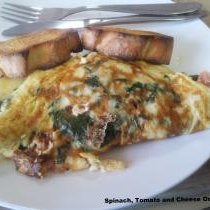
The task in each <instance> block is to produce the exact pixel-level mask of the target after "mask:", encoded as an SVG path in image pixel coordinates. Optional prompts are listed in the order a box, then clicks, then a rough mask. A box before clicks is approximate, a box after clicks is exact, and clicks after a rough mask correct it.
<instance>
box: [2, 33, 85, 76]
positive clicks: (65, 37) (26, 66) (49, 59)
mask: <svg viewBox="0 0 210 210" xmlns="http://www.w3.org/2000/svg"><path fill="white" fill-rule="evenodd" d="M81 50H82V46H81V42H80V38H79V35H78V33H77V32H75V31H67V30H55V29H52V30H46V31H42V32H36V33H32V34H28V35H24V36H20V37H18V38H14V39H11V40H8V41H5V42H1V43H0V69H1V71H2V72H3V73H4V75H6V76H7V77H11V78H12V77H24V76H26V75H28V74H29V73H31V72H32V71H33V70H35V69H47V68H51V67H54V66H56V65H58V64H60V63H62V62H64V61H66V60H67V59H68V58H69V57H70V52H79V51H81Z"/></svg>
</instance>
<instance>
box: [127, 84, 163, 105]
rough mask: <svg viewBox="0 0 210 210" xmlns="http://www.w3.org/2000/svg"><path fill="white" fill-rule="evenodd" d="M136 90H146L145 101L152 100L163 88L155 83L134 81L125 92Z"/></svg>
mask: <svg viewBox="0 0 210 210" xmlns="http://www.w3.org/2000/svg"><path fill="white" fill-rule="evenodd" d="M136 90H140V91H147V92H148V95H147V97H146V98H145V101H146V102H154V101H155V98H156V96H157V94H158V92H163V89H162V88H161V87H159V86H158V85H157V84H151V83H141V82H135V83H133V84H132V85H131V86H130V87H127V88H126V92H127V93H130V92H133V91H136Z"/></svg>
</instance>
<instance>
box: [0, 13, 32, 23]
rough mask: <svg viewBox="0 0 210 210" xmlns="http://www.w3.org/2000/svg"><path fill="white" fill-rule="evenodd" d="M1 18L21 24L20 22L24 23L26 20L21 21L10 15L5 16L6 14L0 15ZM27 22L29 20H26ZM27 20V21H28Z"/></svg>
mask: <svg viewBox="0 0 210 210" xmlns="http://www.w3.org/2000/svg"><path fill="white" fill-rule="evenodd" d="M0 17H1V18H3V19H5V20H9V21H11V22H13V23H17V24H22V23H26V22H27V21H22V20H18V19H14V18H10V17H6V16H3V15H0ZM28 22H29V21H28ZM28 22H27V23H28Z"/></svg>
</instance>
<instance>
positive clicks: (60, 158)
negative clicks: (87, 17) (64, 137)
mask: <svg viewBox="0 0 210 210" xmlns="http://www.w3.org/2000/svg"><path fill="white" fill-rule="evenodd" d="M69 147H70V146H69V144H65V145H62V146H61V147H59V148H58V149H57V151H56V157H55V164H62V163H64V162H65V160H66V157H67V155H68V151H69Z"/></svg>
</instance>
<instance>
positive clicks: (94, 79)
mask: <svg viewBox="0 0 210 210" xmlns="http://www.w3.org/2000/svg"><path fill="white" fill-rule="evenodd" d="M85 82H86V84H87V85H89V86H91V87H99V86H100V81H99V78H98V77H97V76H92V77H89V78H87V80H86V81H85Z"/></svg>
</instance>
